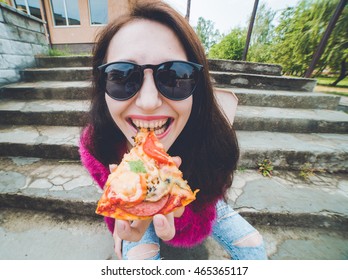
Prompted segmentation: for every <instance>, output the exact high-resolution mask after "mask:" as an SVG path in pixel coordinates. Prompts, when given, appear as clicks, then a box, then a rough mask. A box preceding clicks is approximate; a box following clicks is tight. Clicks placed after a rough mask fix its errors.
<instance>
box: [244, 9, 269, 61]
mask: <svg viewBox="0 0 348 280" xmlns="http://www.w3.org/2000/svg"><path fill="white" fill-rule="evenodd" d="M275 15H276V12H274V11H272V9H270V8H268V7H267V6H266V4H264V3H263V4H261V6H260V7H259V8H258V11H257V13H256V18H255V24H254V28H253V32H252V36H251V41H250V46H249V51H248V56H247V60H249V61H254V62H267V63H269V62H272V60H273V59H272V57H273V52H272V42H273V39H274V29H275V26H274V24H273V20H274V17H275Z"/></svg>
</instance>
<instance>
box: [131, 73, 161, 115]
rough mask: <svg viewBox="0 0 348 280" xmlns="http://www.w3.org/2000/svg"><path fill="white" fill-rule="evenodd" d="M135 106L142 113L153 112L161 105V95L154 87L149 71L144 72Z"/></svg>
mask: <svg viewBox="0 0 348 280" xmlns="http://www.w3.org/2000/svg"><path fill="white" fill-rule="evenodd" d="M135 104H136V105H137V106H138V107H140V108H142V109H143V110H144V111H153V110H155V109H157V108H158V107H160V106H161V105H162V99H161V94H160V92H159V91H158V89H157V87H156V85H155V80H154V77H153V72H152V70H151V69H146V70H144V80H143V84H142V86H141V88H140V90H139V92H138V94H137V97H136V101H135Z"/></svg>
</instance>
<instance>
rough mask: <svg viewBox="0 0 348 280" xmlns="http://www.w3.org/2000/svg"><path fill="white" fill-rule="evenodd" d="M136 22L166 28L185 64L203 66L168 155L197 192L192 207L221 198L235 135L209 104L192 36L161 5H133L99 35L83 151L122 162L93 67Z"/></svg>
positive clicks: (120, 141) (201, 57)
mask: <svg viewBox="0 0 348 280" xmlns="http://www.w3.org/2000/svg"><path fill="white" fill-rule="evenodd" d="M136 19H147V20H153V21H157V22H160V23H162V24H164V25H166V26H168V27H169V28H171V29H172V30H173V31H174V32H175V33H176V35H177V36H178V38H179V40H180V41H181V43H182V44H183V46H184V48H185V50H186V54H187V57H188V60H189V61H192V62H195V63H199V64H202V65H203V66H204V71H203V79H201V82H200V84H199V85H198V87H197V89H196V91H195V94H194V95H193V107H192V112H191V115H190V117H189V120H188V122H187V124H186V126H185V128H184V129H183V131H182V132H181V134H180V135H179V137H178V138H177V139H176V141H175V142H174V143H173V145H172V146H171V147H170V149H169V151H168V153H169V154H171V155H175V156H180V157H181V159H182V165H181V166H180V169H181V170H182V171H183V174H184V177H185V179H186V180H188V182H189V184H190V186H191V187H192V188H193V189H197V188H199V189H200V190H201V191H200V192H199V193H198V199H197V200H196V202H195V205H196V206H199V205H202V203H204V202H210V201H213V200H215V199H217V198H220V197H223V196H225V194H226V190H227V188H229V187H230V186H231V184H232V179H233V172H234V170H235V169H236V166H237V161H238V158H239V148H238V142H237V139H236V135H235V131H234V129H233V127H232V126H231V124H230V123H229V122H228V121H227V120H226V118H225V116H224V115H223V113H222V112H221V110H220V108H219V106H218V105H217V102H216V100H215V97H214V93H213V87H212V84H211V81H210V75H209V69H208V63H207V59H206V57H205V53H204V49H203V47H202V45H201V43H200V41H199V39H198V37H197V35H196V34H195V32H194V30H193V29H192V28H191V26H190V25H189V24H188V22H187V21H186V19H185V18H183V17H182V16H181V15H180V14H179V13H177V12H176V11H175V10H174V9H173V8H171V7H170V6H169V5H167V4H165V3H163V2H162V1H137V2H136V3H135V4H134V5H133V7H132V10H131V11H130V12H129V14H126V15H124V16H121V17H120V18H118V19H116V20H115V21H113V22H111V23H109V24H108V25H107V26H106V27H105V28H104V29H103V31H102V32H101V33H100V34H99V36H98V38H97V42H96V45H95V48H94V50H93V60H92V63H93V78H92V79H93V81H92V103H91V104H92V105H91V110H90V118H89V123H88V124H87V125H88V126H89V127H90V128H91V129H89V131H90V139H91V141H90V143H88V148H89V150H90V152H91V153H92V154H93V155H94V156H95V157H96V158H97V159H98V160H99V161H100V162H102V163H103V164H105V165H108V164H110V163H119V162H120V160H121V159H122V156H123V152H124V151H123V152H120V147H122V145H123V146H124V145H125V143H126V138H125V137H124V135H123V134H122V132H121V131H120V130H119V129H118V127H117V126H116V124H115V123H114V122H113V120H112V118H111V116H110V113H109V111H108V108H107V105H106V102H105V93H104V91H103V90H102V86H101V84H100V81H101V79H100V74H99V71H98V69H97V67H98V66H99V65H101V64H103V63H104V62H105V59H106V54H107V50H108V46H109V43H110V41H111V39H112V38H113V36H114V35H115V34H116V33H117V32H118V31H119V30H120V29H121V28H122V27H123V26H124V25H125V24H127V23H129V22H131V21H133V20H136ZM200 202H201V203H200Z"/></svg>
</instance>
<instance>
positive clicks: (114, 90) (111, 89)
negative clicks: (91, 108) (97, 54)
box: [105, 63, 142, 100]
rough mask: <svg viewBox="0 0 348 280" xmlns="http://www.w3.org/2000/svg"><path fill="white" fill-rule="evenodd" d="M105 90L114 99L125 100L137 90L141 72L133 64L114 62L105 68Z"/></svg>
mask: <svg viewBox="0 0 348 280" xmlns="http://www.w3.org/2000/svg"><path fill="white" fill-rule="evenodd" d="M105 74H106V86H105V89H106V92H107V93H108V95H109V96H110V97H111V98H114V99H116V100H126V99H129V98H131V97H132V96H133V95H134V94H135V93H137V92H138V90H139V89H140V85H141V80H142V74H141V71H137V69H136V67H135V65H133V64H130V63H115V64H112V65H110V66H108V67H107V68H106V69H105Z"/></svg>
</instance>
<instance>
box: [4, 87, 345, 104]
mask: <svg viewBox="0 0 348 280" xmlns="http://www.w3.org/2000/svg"><path fill="white" fill-rule="evenodd" d="M90 87H91V83H90V82H89V81H38V82H22V83H15V84H10V85H6V86H3V87H1V88H0V98H6V99H24V100H26V99H88V98H89V92H90ZM228 89H229V90H231V91H233V92H234V93H235V94H236V95H237V97H238V99H239V105H247V106H265V107H279V108H302V109H329V110H336V109H337V108H338V106H339V102H340V99H341V97H340V96H336V95H331V94H324V93H317V92H295V91H294V92H291V91H275V90H263V89H244V88H228Z"/></svg>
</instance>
